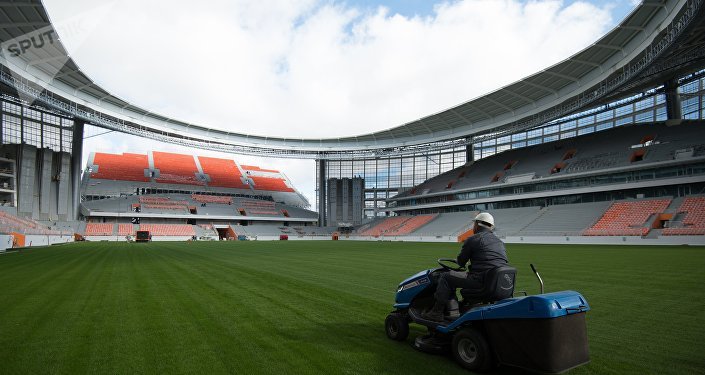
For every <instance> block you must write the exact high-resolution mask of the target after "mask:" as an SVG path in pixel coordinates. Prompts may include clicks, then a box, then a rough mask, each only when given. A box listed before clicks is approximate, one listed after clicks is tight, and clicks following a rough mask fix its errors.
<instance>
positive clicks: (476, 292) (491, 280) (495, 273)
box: [460, 266, 517, 304]
mask: <svg viewBox="0 0 705 375" xmlns="http://www.w3.org/2000/svg"><path fill="white" fill-rule="evenodd" d="M516 275H517V269H516V268H514V267H511V266H499V267H495V268H492V269H490V270H488V271H487V272H486V273H485V279H484V280H485V284H484V285H483V288H482V289H461V290H460V295H461V296H463V302H464V303H465V304H476V303H490V302H495V301H499V300H503V299H505V298H509V297H511V296H512V295H513V294H514V280H515V279H516Z"/></svg>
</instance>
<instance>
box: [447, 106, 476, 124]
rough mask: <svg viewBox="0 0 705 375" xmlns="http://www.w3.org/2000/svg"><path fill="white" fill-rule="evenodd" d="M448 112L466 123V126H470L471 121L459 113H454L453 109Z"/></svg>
mask: <svg viewBox="0 0 705 375" xmlns="http://www.w3.org/2000/svg"><path fill="white" fill-rule="evenodd" d="M450 112H453V114H455V115H456V116H458V117H460V118H461V119H463V121H465V122H467V123H468V125H472V121H470V120H468V118H467V117H465V116H463V115H462V114H461V113H460V112H458V111H456V110H455V108H451V109H450Z"/></svg>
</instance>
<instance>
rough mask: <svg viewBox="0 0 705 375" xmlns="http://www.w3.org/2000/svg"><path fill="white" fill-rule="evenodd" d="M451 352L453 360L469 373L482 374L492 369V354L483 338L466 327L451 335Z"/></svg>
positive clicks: (474, 330)
mask: <svg viewBox="0 0 705 375" xmlns="http://www.w3.org/2000/svg"><path fill="white" fill-rule="evenodd" d="M451 351H452V352H453V357H454V358H455V360H456V361H457V362H458V363H459V364H460V365H461V366H463V367H465V368H466V369H468V370H470V371H477V372H483V371H487V370H489V369H490V368H491V367H492V353H491V351H490V345H489V343H487V340H486V339H485V336H483V335H482V333H480V332H479V331H478V330H476V329H474V328H472V327H468V328H464V329H462V330H460V331H458V332H457V333H456V334H455V335H453V343H452V344H451Z"/></svg>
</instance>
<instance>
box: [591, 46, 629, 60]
mask: <svg viewBox="0 0 705 375" xmlns="http://www.w3.org/2000/svg"><path fill="white" fill-rule="evenodd" d="M593 46H595V47H599V48H606V49H611V50H613V51H619V52H622V56H624V57H627V53H626V52H625V51H624V48H622V47H619V46H613V45H609V44H593Z"/></svg>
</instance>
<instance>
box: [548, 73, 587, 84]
mask: <svg viewBox="0 0 705 375" xmlns="http://www.w3.org/2000/svg"><path fill="white" fill-rule="evenodd" d="M544 72H545V73H546V74H550V75H552V76H556V77H560V78H564V79H567V80H568V81H573V82H575V83H577V84H578V86H580V80H579V79H577V78H575V77H571V76H569V75H565V74H561V73H556V72H552V71H550V70H544Z"/></svg>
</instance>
